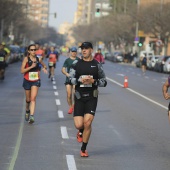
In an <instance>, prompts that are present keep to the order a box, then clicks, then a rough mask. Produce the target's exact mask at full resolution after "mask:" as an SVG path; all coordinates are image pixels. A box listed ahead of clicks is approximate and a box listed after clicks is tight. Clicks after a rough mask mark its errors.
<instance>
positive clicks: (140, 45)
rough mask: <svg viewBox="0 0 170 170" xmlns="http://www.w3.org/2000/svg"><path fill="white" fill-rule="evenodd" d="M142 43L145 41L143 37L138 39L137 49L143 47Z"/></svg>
mask: <svg viewBox="0 0 170 170" xmlns="http://www.w3.org/2000/svg"><path fill="white" fill-rule="evenodd" d="M144 41H145V37H139V42H138V46H139V47H142V46H143V43H144Z"/></svg>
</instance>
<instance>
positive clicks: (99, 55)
mask: <svg viewBox="0 0 170 170" xmlns="http://www.w3.org/2000/svg"><path fill="white" fill-rule="evenodd" d="M94 59H95V60H97V61H98V62H99V63H102V64H104V57H103V55H102V54H101V53H96V54H95V55H94Z"/></svg>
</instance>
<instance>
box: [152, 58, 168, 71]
mask: <svg viewBox="0 0 170 170" xmlns="http://www.w3.org/2000/svg"><path fill="white" fill-rule="evenodd" d="M168 58H170V56H162V57H159V59H158V61H157V62H156V63H155V66H154V70H155V71H157V72H161V73H162V72H163V67H164V64H165V62H166V61H167V59H168Z"/></svg>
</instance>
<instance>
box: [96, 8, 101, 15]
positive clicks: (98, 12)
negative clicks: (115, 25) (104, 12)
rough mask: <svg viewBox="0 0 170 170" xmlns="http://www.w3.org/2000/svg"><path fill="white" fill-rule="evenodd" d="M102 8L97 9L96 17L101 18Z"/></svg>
mask: <svg viewBox="0 0 170 170" xmlns="http://www.w3.org/2000/svg"><path fill="white" fill-rule="evenodd" d="M100 12H101V11H100V8H96V12H95V17H100Z"/></svg>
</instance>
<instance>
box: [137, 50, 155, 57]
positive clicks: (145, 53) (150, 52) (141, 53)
mask: <svg viewBox="0 0 170 170" xmlns="http://www.w3.org/2000/svg"><path fill="white" fill-rule="evenodd" d="M144 55H145V56H146V57H147V58H148V57H152V56H154V52H153V51H140V54H139V57H143V56H144Z"/></svg>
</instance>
